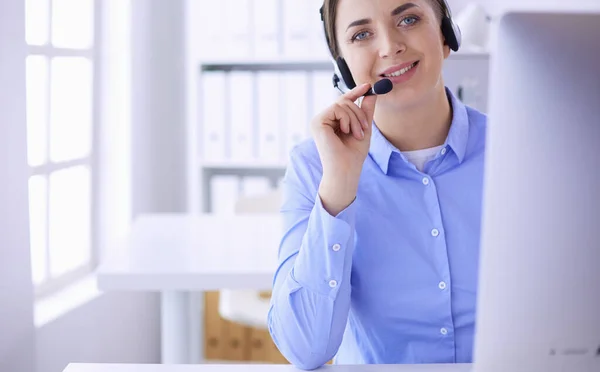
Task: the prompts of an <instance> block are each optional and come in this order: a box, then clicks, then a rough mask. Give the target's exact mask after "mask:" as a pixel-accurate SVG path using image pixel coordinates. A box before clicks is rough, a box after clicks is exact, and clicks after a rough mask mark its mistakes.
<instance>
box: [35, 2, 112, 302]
mask: <svg viewBox="0 0 600 372" xmlns="http://www.w3.org/2000/svg"><path fill="white" fill-rule="evenodd" d="M52 7H53V0H48V14H47V16H48V22H47V30H46V32H47V35H48V38H47V41H46V43H45V44H44V45H31V44H26V46H27V49H26V50H27V54H26V57H29V56H43V57H45V58H47V60H48V75H47V76H46V79H47V82H48V84H47V86H46V92H45V95H46V98H47V100H48V101H47V102H48V104H47V108H46V113H45V116H46V123H45V130H46V139H45V141H46V161H45V162H44V163H43V164H41V165H35V166H31V165H29V177H32V176H37V175H41V176H44V177H45V178H46V180H47V181H48V183H47V188H46V195H45V200H46V206H47V208H46V216H45V219H46V236H45V237H44V240H45V242H46V247H45V251H46V252H45V255H46V257H45V262H44V266H45V278H44V279H43V281H41V282H40V283H37V284H35V283H34V296H35V298H36V299H39V298H42V297H46V296H48V295H52V294H54V293H56V292H58V291H60V290H62V289H64V288H66V287H67V286H69V285H71V284H73V283H75V282H77V281H78V280H81V279H83V278H84V277H86V276H88V275H89V274H91V273H92V272H93V271H94V270H95V269H96V267H97V265H98V263H99V258H100V247H99V244H98V243H99V239H98V231H99V217H100V211H99V203H98V201H99V187H98V186H99V185H100V182H99V181H100V180H99V177H98V176H99V174H100V172H99V161H98V160H99V159H100V157H99V156H98V155H99V154H98V151H99V149H100V145H99V138H100V136H99V133H100V125H101V119H102V118H101V111H100V109H101V107H102V95H101V92H102V86H101V83H102V78H101V71H102V69H101V61H102V58H101V57H102V54H101V49H100V48H101V47H102V21H103V20H102V15H103V8H102V1H101V0H92V7H93V20H94V27H93V33H94V34H93V39H92V40H93V42H92V45H91V47H89V48H87V49H71V48H63V47H54V46H52V24H53V20H52V9H53V8H52ZM26 22H27V20H26ZM55 57H83V58H86V59H88V60H89V61H91V63H92V76H91V81H92V92H91V96H92V103H91V109H92V118H91V120H92V122H91V137H92V138H91V148H90V152H89V154H88V155H87V156H86V157H81V158H77V159H72V160H67V161H61V162H52V161H51V160H50V138H51V134H50V107H51V103H50V100H51V89H52V87H51V83H52V82H51V76H52V70H51V69H52V63H51V61H52V59H53V58H55ZM23 63H25V61H23ZM81 165H83V166H87V167H88V169H89V172H90V190H89V191H90V258H89V261H87V262H86V263H84V264H83V265H80V266H78V267H76V268H74V269H72V270H70V271H68V272H66V273H63V274H61V275H58V276H54V277H52V276H50V255H51V250H50V244H49V214H50V208H49V197H50V195H49V187H50V183H49V179H50V178H49V177H50V175H51V174H52V173H53V172H56V171H60V170H63V169H69V168H72V167H74V166H81ZM32 263H33V262H31V264H32ZM32 283H33V276H32Z"/></svg>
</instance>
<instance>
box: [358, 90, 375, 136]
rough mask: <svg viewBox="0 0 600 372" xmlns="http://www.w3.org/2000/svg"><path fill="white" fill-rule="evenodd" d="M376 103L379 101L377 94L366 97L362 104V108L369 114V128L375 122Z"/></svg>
mask: <svg viewBox="0 0 600 372" xmlns="http://www.w3.org/2000/svg"><path fill="white" fill-rule="evenodd" d="M375 103H377V95H376V94H374V95H372V96H366V97H364V98H363V100H362V103H361V105H360V108H361V110H363V112H364V113H365V115H366V116H367V123H368V124H369V128H370V127H371V123H372V122H373V115H375Z"/></svg>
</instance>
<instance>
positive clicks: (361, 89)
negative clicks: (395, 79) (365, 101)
mask: <svg viewBox="0 0 600 372" xmlns="http://www.w3.org/2000/svg"><path fill="white" fill-rule="evenodd" d="M370 88H371V84H369V83H364V84H361V85H357V86H356V87H354V89H352V90H351V91H349V92H347V93H345V94H344V95H342V98H347V99H349V100H350V101H352V102H354V101H356V100H357V99H358V98H359V97H362V96H363V95H364V94H365V93H367V92H368V91H369V89H370Z"/></svg>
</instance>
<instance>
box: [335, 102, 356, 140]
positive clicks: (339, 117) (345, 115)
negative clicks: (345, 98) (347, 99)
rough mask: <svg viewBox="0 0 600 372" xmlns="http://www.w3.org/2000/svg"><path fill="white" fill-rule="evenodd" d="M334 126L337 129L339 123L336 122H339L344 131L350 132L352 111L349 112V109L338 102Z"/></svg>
mask: <svg viewBox="0 0 600 372" xmlns="http://www.w3.org/2000/svg"><path fill="white" fill-rule="evenodd" d="M333 115H334V118H333V123H332V124H333V125H332V126H333V127H334V129H337V128H336V127H337V125H336V123H339V124H338V125H339V129H340V130H341V131H342V132H343V133H346V134H348V133H350V122H351V121H352V119H351V117H350V113H349V112H348V109H347V108H346V107H345V106H344V105H342V104H340V103H336V104H335V106H334V109H333Z"/></svg>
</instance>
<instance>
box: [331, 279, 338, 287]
mask: <svg viewBox="0 0 600 372" xmlns="http://www.w3.org/2000/svg"><path fill="white" fill-rule="evenodd" d="M329 286H330V287H331V288H335V287H336V286H337V282H336V281H335V280H330V281H329Z"/></svg>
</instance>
